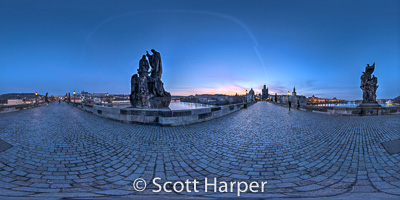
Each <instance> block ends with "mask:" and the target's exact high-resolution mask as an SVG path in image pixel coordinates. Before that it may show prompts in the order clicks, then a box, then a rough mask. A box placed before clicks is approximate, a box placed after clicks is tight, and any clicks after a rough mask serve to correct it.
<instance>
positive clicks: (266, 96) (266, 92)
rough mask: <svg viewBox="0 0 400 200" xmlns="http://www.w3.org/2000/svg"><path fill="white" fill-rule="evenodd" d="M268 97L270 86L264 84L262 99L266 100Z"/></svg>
mask: <svg viewBox="0 0 400 200" xmlns="http://www.w3.org/2000/svg"><path fill="white" fill-rule="evenodd" d="M267 99H268V88H267V86H266V85H264V88H263V89H262V100H263V101H265V100H267Z"/></svg>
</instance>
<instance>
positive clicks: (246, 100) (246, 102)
mask: <svg viewBox="0 0 400 200" xmlns="http://www.w3.org/2000/svg"><path fill="white" fill-rule="evenodd" d="M246 103H247V90H246Z"/></svg>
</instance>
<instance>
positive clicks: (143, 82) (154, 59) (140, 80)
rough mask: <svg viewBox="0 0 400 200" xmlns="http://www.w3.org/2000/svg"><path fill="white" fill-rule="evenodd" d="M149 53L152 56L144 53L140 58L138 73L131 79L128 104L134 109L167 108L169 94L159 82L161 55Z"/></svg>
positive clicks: (154, 52) (155, 52)
mask: <svg viewBox="0 0 400 200" xmlns="http://www.w3.org/2000/svg"><path fill="white" fill-rule="evenodd" d="M151 52H152V53H153V55H150V54H149V52H146V55H143V56H142V58H141V59H140V61H139V69H138V70H137V72H138V73H137V74H134V75H133V76H132V78H131V95H130V102H131V105H132V107H135V108H168V106H169V104H170V103H171V94H170V93H169V92H167V91H165V90H164V83H163V82H162V81H161V75H162V63H161V54H160V53H159V52H157V51H156V50H154V49H152V50H151ZM146 56H147V58H148V61H147V59H146ZM149 62H150V66H151V70H150V72H149V69H150V67H149Z"/></svg>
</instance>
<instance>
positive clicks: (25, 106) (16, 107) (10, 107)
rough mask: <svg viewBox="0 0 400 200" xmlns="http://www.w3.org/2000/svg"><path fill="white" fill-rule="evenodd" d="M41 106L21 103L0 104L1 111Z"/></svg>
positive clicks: (6, 111)
mask: <svg viewBox="0 0 400 200" xmlns="http://www.w3.org/2000/svg"><path fill="white" fill-rule="evenodd" d="M38 106H41V104H38V105H37V104H19V105H2V106H0V113H8V112H15V111H19V110H24V109H28V108H34V107H38Z"/></svg>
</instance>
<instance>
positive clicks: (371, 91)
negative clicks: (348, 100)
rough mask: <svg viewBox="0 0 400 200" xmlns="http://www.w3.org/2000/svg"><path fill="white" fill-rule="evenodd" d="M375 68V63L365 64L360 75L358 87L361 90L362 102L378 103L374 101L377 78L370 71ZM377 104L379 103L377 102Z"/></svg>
mask: <svg viewBox="0 0 400 200" xmlns="http://www.w3.org/2000/svg"><path fill="white" fill-rule="evenodd" d="M374 70H375V63H374V64H373V65H371V66H370V65H369V64H367V67H365V72H363V74H362V75H361V85H360V88H361V90H362V91H363V101H362V104H378V103H377V101H376V90H377V89H378V78H376V77H375V75H373V76H372V77H371V75H372V73H373V72H374ZM378 105H379V104H378Z"/></svg>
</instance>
